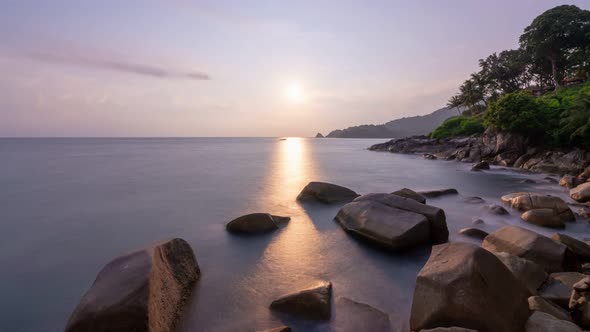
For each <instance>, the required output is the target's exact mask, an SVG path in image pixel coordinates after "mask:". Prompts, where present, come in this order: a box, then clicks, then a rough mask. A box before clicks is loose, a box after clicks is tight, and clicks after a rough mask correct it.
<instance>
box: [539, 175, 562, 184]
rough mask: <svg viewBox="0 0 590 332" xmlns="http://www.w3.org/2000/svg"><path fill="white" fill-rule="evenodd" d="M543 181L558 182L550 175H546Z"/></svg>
mask: <svg viewBox="0 0 590 332" xmlns="http://www.w3.org/2000/svg"><path fill="white" fill-rule="evenodd" d="M543 179H544V180H545V181H547V182H549V183H559V181H557V180H556V179H554V178H552V177H550V176H546V177H544V178H543Z"/></svg>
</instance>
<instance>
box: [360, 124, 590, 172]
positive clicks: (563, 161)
mask: <svg viewBox="0 0 590 332" xmlns="http://www.w3.org/2000/svg"><path fill="white" fill-rule="evenodd" d="M369 150H373V151H389V152H394V153H420V154H427V155H429V156H432V157H434V158H429V159H435V158H438V159H445V160H458V161H463V162H472V163H477V162H479V161H482V160H485V161H487V162H489V163H491V164H495V165H502V166H511V167H516V168H522V169H527V170H531V171H535V172H544V173H555V174H572V175H578V174H582V173H583V174H585V176H586V178H587V177H588V176H590V169H587V167H588V166H590V152H589V151H584V150H579V149H575V150H572V151H568V152H565V151H554V150H547V149H542V148H538V147H535V146H532V145H531V144H530V142H528V140H527V139H526V138H525V137H523V136H521V135H518V134H514V133H509V132H501V131H496V130H494V129H491V128H489V129H487V130H486V131H485V132H484V133H483V134H481V135H473V136H469V137H460V138H447V139H434V138H429V137H428V136H413V137H406V138H400V139H393V140H390V141H388V142H385V143H381V144H375V145H373V146H371V147H370V148H369ZM584 182H585V181H584Z"/></svg>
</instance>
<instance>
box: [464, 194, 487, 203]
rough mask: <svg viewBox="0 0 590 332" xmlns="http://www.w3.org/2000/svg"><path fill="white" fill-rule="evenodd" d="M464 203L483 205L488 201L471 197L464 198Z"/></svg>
mask: <svg viewBox="0 0 590 332" xmlns="http://www.w3.org/2000/svg"><path fill="white" fill-rule="evenodd" d="M463 202H464V203H467V204H483V203H485V202H486V201H485V200H484V199H483V198H481V197H477V196H469V197H465V198H463Z"/></svg>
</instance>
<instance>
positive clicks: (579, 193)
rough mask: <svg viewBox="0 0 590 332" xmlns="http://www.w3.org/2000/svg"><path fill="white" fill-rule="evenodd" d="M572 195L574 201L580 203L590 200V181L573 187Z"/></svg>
mask: <svg viewBox="0 0 590 332" xmlns="http://www.w3.org/2000/svg"><path fill="white" fill-rule="evenodd" d="M570 197H571V198H572V199H573V200H574V201H577V202H580V203H584V202H588V201H590V182H586V183H582V184H581V185H579V186H577V187H575V188H573V189H571V190H570Z"/></svg>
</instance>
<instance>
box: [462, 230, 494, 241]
mask: <svg viewBox="0 0 590 332" xmlns="http://www.w3.org/2000/svg"><path fill="white" fill-rule="evenodd" d="M459 234H462V235H465V236H469V237H474V238H476V239H480V240H483V239H484V238H485V237H486V236H488V232H486V231H483V230H481V229H479V228H475V227H468V228H462V229H460V230H459Z"/></svg>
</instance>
